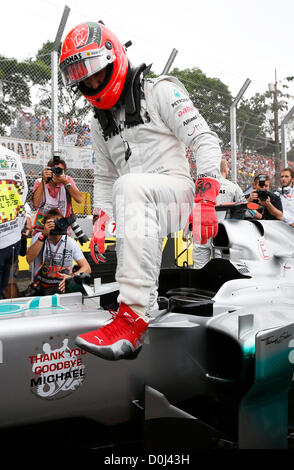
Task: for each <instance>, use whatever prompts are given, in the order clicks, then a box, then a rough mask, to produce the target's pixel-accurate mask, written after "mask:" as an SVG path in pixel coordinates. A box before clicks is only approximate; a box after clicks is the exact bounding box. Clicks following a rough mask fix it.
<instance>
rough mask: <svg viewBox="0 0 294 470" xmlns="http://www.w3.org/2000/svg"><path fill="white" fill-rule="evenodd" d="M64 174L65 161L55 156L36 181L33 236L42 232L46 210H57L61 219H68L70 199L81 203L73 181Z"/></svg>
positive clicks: (80, 196) (81, 199)
mask: <svg viewBox="0 0 294 470" xmlns="http://www.w3.org/2000/svg"><path fill="white" fill-rule="evenodd" d="M65 172H66V163H65V161H64V160H62V159H61V158H60V157H59V156H58V155H55V156H54V157H53V159H51V160H49V162H48V164H47V166H46V167H45V168H44V170H43V174H42V178H40V179H38V180H36V182H35V184H34V192H33V205H34V207H35V208H36V209H37V214H36V217H35V220H34V223H33V229H34V232H33V235H34V234H35V233H36V232H41V231H43V227H44V215H45V214H46V212H48V210H50V209H52V208H57V209H59V210H60V211H61V214H62V217H69V216H70V214H71V211H72V206H71V198H73V199H74V200H75V201H76V202H77V203H81V202H82V201H83V197H82V194H81V193H80V191H79V190H78V188H77V186H76V184H75V182H74V180H73V179H72V178H71V177H70V176H67V175H66V174H65ZM68 234H70V231H69V232H68Z"/></svg>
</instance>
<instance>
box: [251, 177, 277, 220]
mask: <svg viewBox="0 0 294 470" xmlns="http://www.w3.org/2000/svg"><path fill="white" fill-rule="evenodd" d="M269 189H270V177H269V176H268V175H257V176H255V178H254V181H253V191H251V193H250V194H249V196H248V198H247V201H248V202H256V203H257V204H260V205H261V206H263V207H262V208H260V209H258V210H257V211H256V214H255V217H254V218H255V219H262V220H283V207H282V202H281V199H280V197H279V196H277V195H276V194H274V193H272V192H271V191H270V190H269Z"/></svg>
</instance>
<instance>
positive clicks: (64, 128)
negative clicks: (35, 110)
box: [11, 110, 92, 147]
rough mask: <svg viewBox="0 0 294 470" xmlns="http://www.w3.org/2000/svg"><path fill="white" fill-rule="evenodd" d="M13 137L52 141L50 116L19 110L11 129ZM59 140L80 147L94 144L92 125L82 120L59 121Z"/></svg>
mask: <svg viewBox="0 0 294 470" xmlns="http://www.w3.org/2000/svg"><path fill="white" fill-rule="evenodd" d="M11 137H13V138H16V139H24V140H34V141H38V142H51V140H52V126H51V121H50V119H49V117H48V116H46V115H43V114H40V115H34V114H32V113H27V112H25V111H23V110H18V111H17V113H16V118H15V122H14V127H12V129H11ZM59 141H60V143H61V144H63V143H70V144H72V145H75V146H79V147H87V146H88V145H92V137H91V130H90V126H89V125H88V124H86V123H84V122H82V121H81V120H73V119H66V120H65V121H61V120H60V122H59Z"/></svg>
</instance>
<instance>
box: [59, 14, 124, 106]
mask: <svg viewBox="0 0 294 470" xmlns="http://www.w3.org/2000/svg"><path fill="white" fill-rule="evenodd" d="M59 66H60V70H61V75H62V78H63V82H64V84H65V85H66V86H69V87H70V86H73V85H78V88H79V90H80V91H81V93H82V94H83V95H84V96H85V98H86V99H87V100H88V101H89V102H90V103H91V104H92V105H93V106H96V107H97V108H100V109H110V108H112V107H113V106H114V105H115V104H116V103H117V101H118V99H119V97H120V95H121V92H122V90H123V86H124V84H125V79H126V75H127V71H128V58H127V55H126V51H125V48H124V47H123V46H122V44H121V43H120V42H119V40H118V39H117V37H116V36H115V35H114V34H113V33H112V32H111V31H109V29H108V28H106V27H105V26H104V25H103V24H100V23H81V24H79V25H78V26H76V27H75V28H73V29H72V30H71V31H70V32H69V33H68V35H67V36H66V38H65V40H64V42H63V45H62V49H61V56H60V60H59ZM104 68H106V77H105V80H104V81H103V83H102V84H101V85H100V86H99V87H98V88H97V89H96V90H93V89H91V88H88V87H87V86H86V85H85V84H84V83H83V80H85V78H87V77H90V76H91V75H93V74H95V73H97V72H100V70H102V69H104Z"/></svg>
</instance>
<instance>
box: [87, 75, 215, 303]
mask: <svg viewBox="0 0 294 470" xmlns="http://www.w3.org/2000/svg"><path fill="white" fill-rule="evenodd" d="M141 87H142V93H141V100H140V105H141V107H140V116H141V119H142V123H139V124H137V125H135V126H127V125H125V107H124V106H123V107H121V108H119V109H112V115H113V117H114V120H115V122H116V124H117V126H119V132H116V133H113V135H112V136H110V137H106V138H105V137H103V132H102V127H101V126H100V124H99V122H98V120H97V119H96V118H93V122H92V135H93V141H94V143H93V145H94V149H95V155H96V157H95V159H96V161H95V186H94V188H95V189H94V207H95V209H102V210H104V212H106V213H107V214H108V215H109V216H110V218H112V217H114V219H115V221H116V224H117V231H116V240H117V241H116V250H117V261H118V265H117V271H116V279H117V281H118V282H119V285H120V293H119V297H118V302H124V303H125V304H127V305H138V306H142V307H145V308H147V311H148V310H149V311H150V310H153V309H154V308H156V307H157V303H156V299H157V291H156V286H157V280H158V275H159V270H160V265H161V255H162V240H163V238H164V237H165V236H166V235H167V234H168V233H172V232H175V231H177V230H179V229H180V228H183V227H184V225H185V223H186V221H187V219H188V216H189V213H190V212H191V209H192V205H193V199H194V183H193V181H192V179H191V176H190V171H189V165H188V161H187V159H186V151H185V147H190V148H191V149H192V150H193V153H194V155H195V157H196V164H197V169H198V174H199V175H201V176H210V177H213V178H218V177H219V165H220V159H221V151H220V147H219V143H218V138H217V136H216V135H215V134H214V133H213V132H211V131H210V129H209V127H208V125H207V123H206V122H205V120H204V119H203V118H202V116H201V115H200V114H199V112H198V110H197V109H196V108H195V107H194V106H193V103H192V101H191V100H190V98H189V96H188V93H187V91H186V89H185V88H184V86H183V85H182V84H181V83H180V82H179V81H178V80H177V79H175V78H173V77H167V76H162V77H160V78H158V79H143V80H142V81H141ZM127 146H129V148H130V150H131V155H130V156H129V158H127V157H126V153H125V152H126V147H127Z"/></svg>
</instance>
